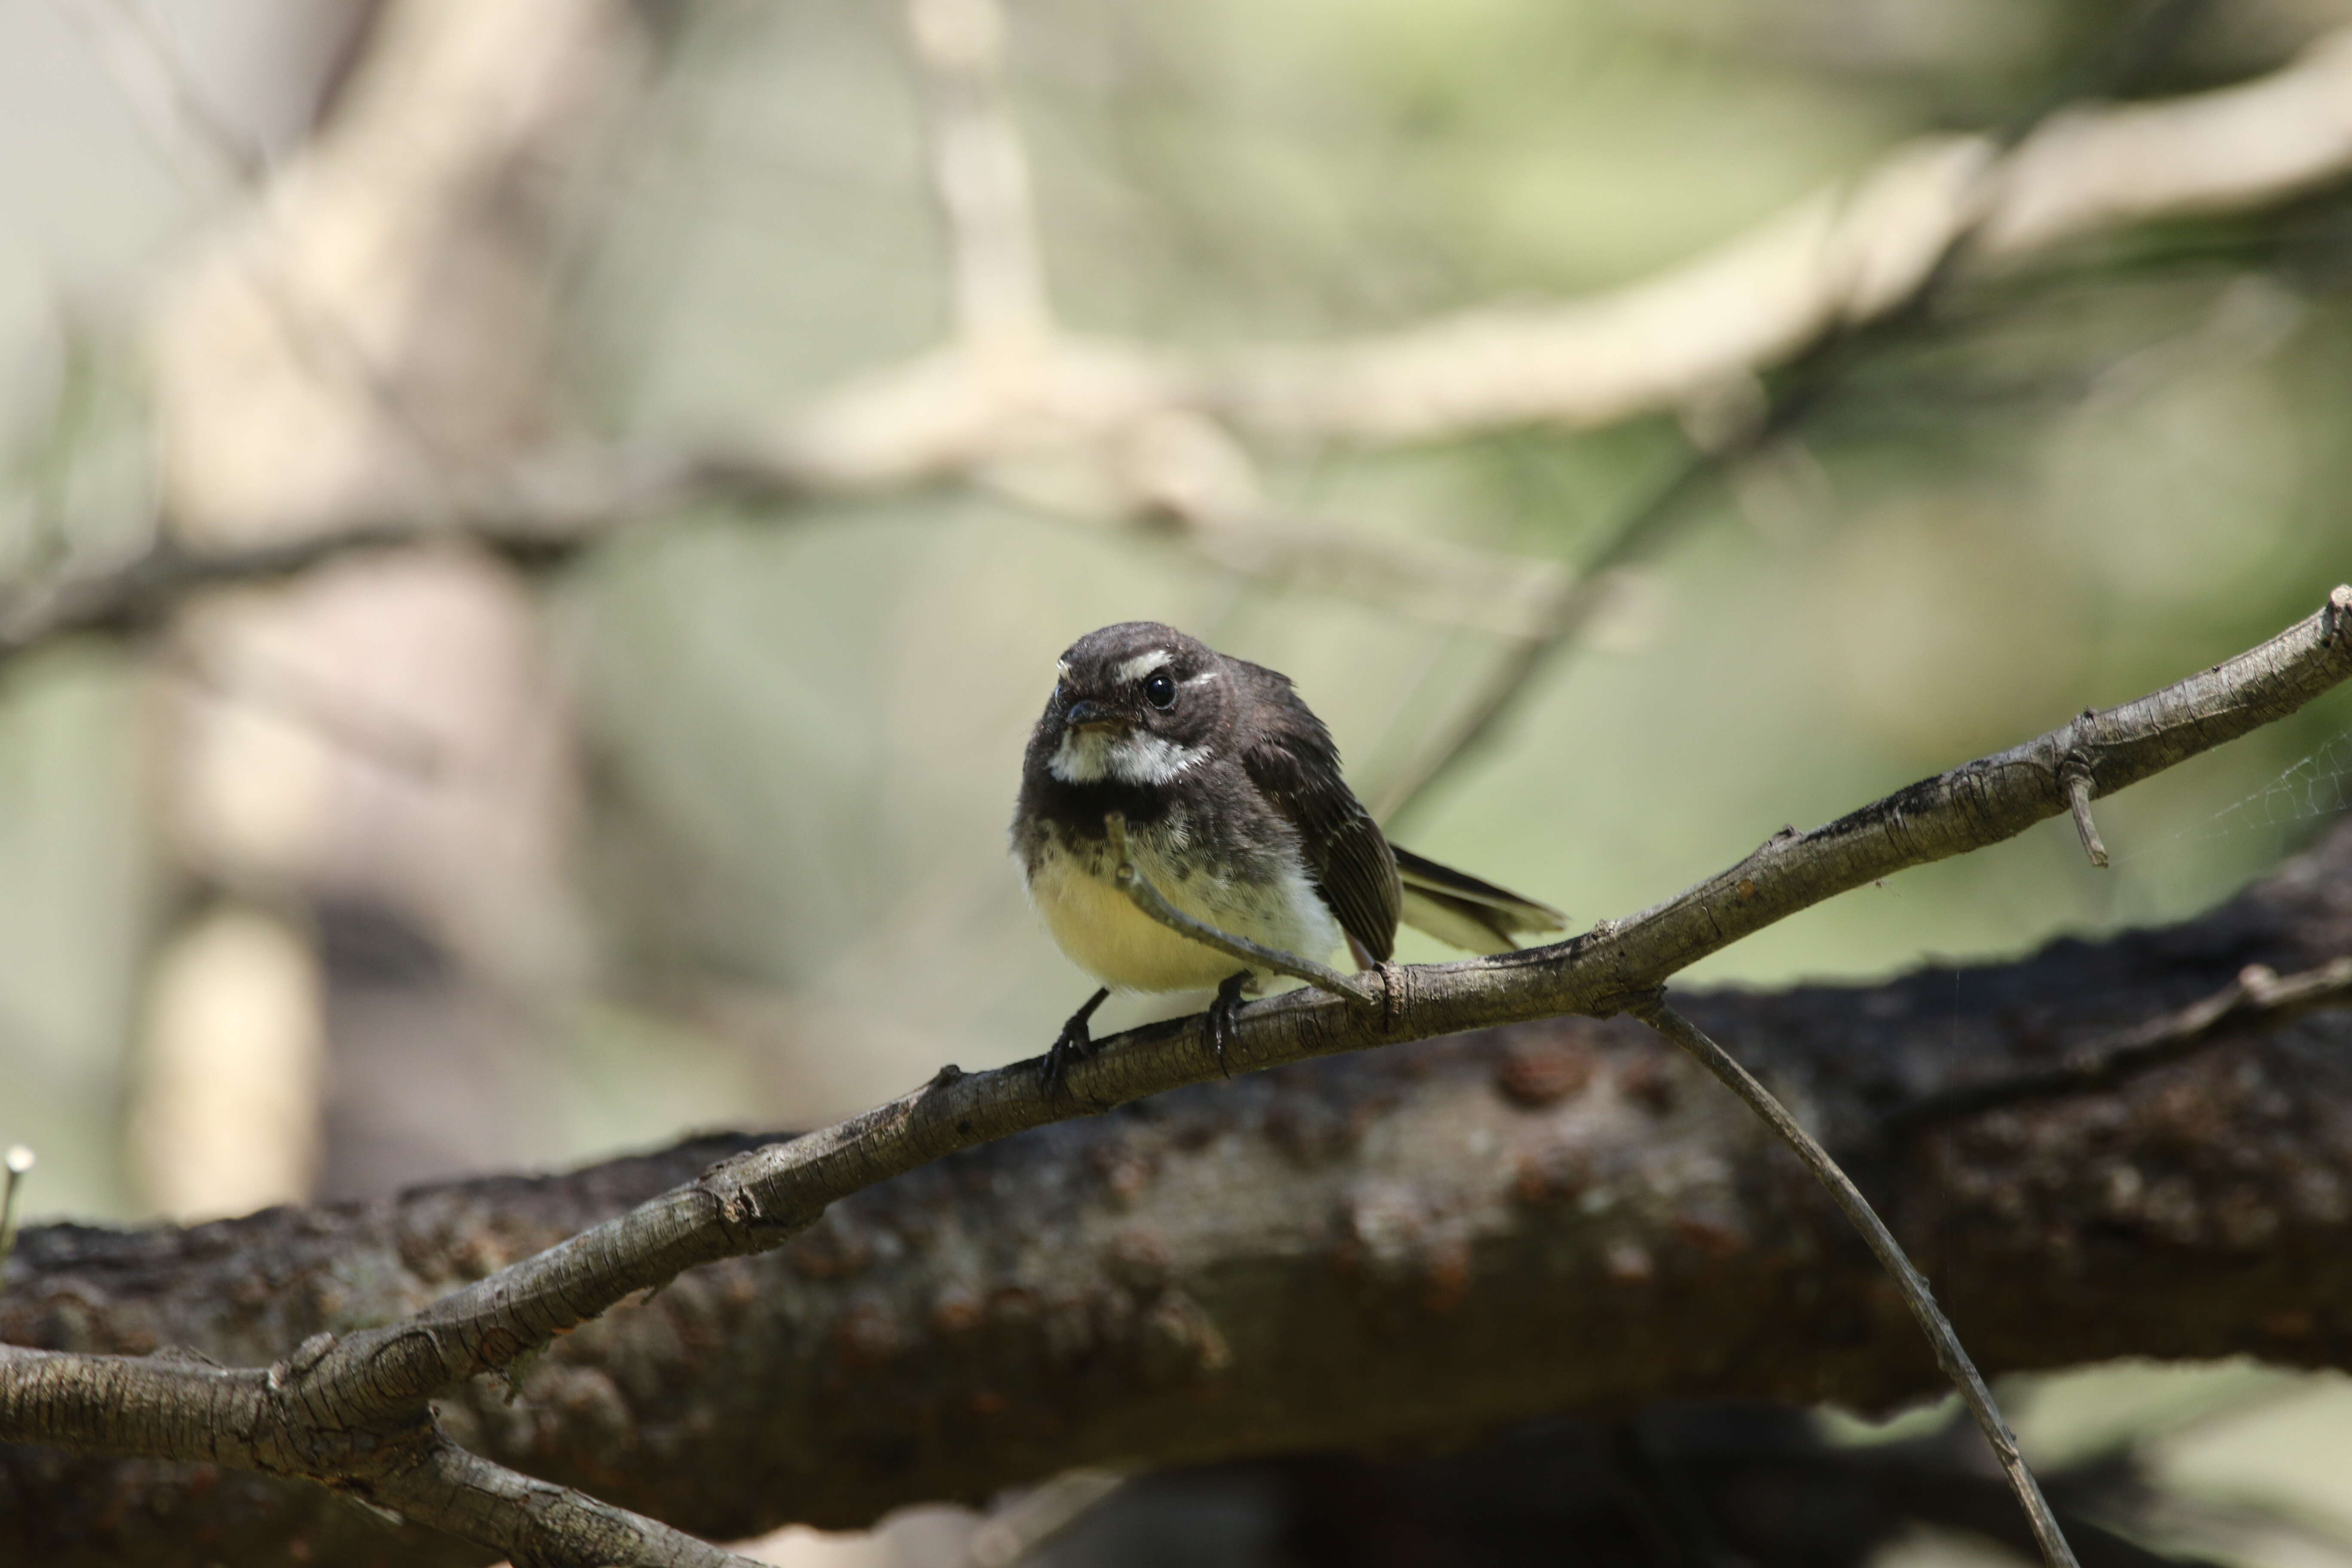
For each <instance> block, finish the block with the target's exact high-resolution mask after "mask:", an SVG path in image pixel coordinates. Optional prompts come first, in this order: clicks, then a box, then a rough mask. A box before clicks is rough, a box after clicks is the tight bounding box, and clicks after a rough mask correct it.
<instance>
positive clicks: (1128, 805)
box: [1013, 621, 1565, 1087]
mask: <svg viewBox="0 0 2352 1568" xmlns="http://www.w3.org/2000/svg"><path fill="white" fill-rule="evenodd" d="M1059 672H1060V679H1059V680H1058V681H1056V682H1055V687H1054V695H1053V698H1052V700H1049V701H1048V702H1047V703H1046V704H1045V714H1044V716H1043V717H1042V718H1040V719H1039V720H1038V721H1037V729H1036V731H1035V732H1034V734H1032V735H1031V736H1030V737H1029V751H1028V754H1027V755H1026V757H1025V758H1024V761H1023V763H1022V770H1021V799H1020V804H1019V805H1018V806H1017V807H1016V808H1015V810H1014V812H1013V856H1014V858H1016V859H1018V860H1019V861H1020V863H1021V870H1022V874H1023V876H1024V878H1025V879H1026V880H1027V882H1028V886H1029V898H1030V901H1031V902H1033V903H1034V904H1035V905H1036V907H1037V910H1038V912H1039V913H1041V914H1042V915H1044V916H1045V924H1046V927H1047V928H1048V929H1049V930H1050V931H1052V932H1053V933H1054V940H1055V942H1058V943H1060V944H1061V949H1062V951H1063V952H1066V953H1067V954H1068V955H1069V957H1070V959H1071V961H1072V962H1074V963H1076V964H1077V965H1078V967H1079V968H1081V969H1084V970H1085V971H1086V972H1087V973H1089V974H1092V975H1093V976H1094V977H1095V978H1096V979H1097V980H1099V981H1101V982H1102V984H1103V988H1102V989H1101V990H1099V991H1097V992H1096V993H1095V994H1094V995H1093V997H1092V998H1090V999H1089V1000H1088V1001H1087V1005H1085V1006H1083V1007H1080V1008H1079V1009H1078V1010H1077V1012H1076V1013H1075V1014H1074V1015H1072V1016H1071V1018H1070V1021H1069V1022H1068V1023H1067V1024H1066V1025H1064V1026H1063V1027H1062V1033H1061V1037H1059V1038H1058V1039H1056V1040H1055V1042H1054V1048H1053V1050H1052V1051H1051V1052H1049V1053H1048V1054H1047V1056H1046V1058H1045V1078H1046V1082H1047V1083H1048V1084H1049V1085H1051V1086H1056V1087H1057V1086H1058V1085H1059V1084H1060V1082H1061V1080H1062V1077H1063V1075H1064V1074H1065V1073H1066V1071H1067V1070H1068V1067H1069V1062H1070V1059H1071V1058H1072V1057H1073V1056H1074V1055H1076V1054H1081V1053H1084V1052H1086V1051H1087V1050H1089V1049H1090V1048H1091V1044H1092V1040H1091V1037H1090V1036H1089V1035H1088V1033H1087V1020H1088V1019H1090V1018H1091V1017H1092V1016H1094V1011H1095V1009H1096V1008H1097V1007H1099V1006H1100V1005H1102V1003H1103V1000H1104V998H1106V997H1108V995H1109V994H1111V992H1113V991H1115V990H1116V991H1188V990H1192V989H1194V988H1196V987H1200V986H1206V985H1215V986H1217V1000H1216V1003H1215V1005H1213V1006H1212V1007H1211V1009H1210V1013H1209V1038H1210V1043H1211V1044H1212V1046H1213V1047H1214V1048H1215V1050H1216V1053H1217V1059H1218V1062H1219V1064H1220V1065H1223V1061H1224V1047H1225V1041H1226V1039H1227V1038H1228V1037H1230V1036H1231V1033H1232V1029H1233V1015H1234V1010H1235V1009H1236V1008H1237V1007H1238V1006H1239V1005H1240V999H1241V994H1242V991H1243V988H1244V986H1246V985H1250V984H1255V983H1256V982H1257V981H1259V980H1261V979H1263V978H1264V976H1262V975H1259V974H1256V973H1253V972H1252V971H1250V970H1247V969H1243V970H1240V971H1238V972H1236V970H1235V967H1234V960H1233V959H1232V958H1231V957H1229V956H1227V955H1226V954H1224V953H1223V952H1218V951H1217V950H1216V949H1214V948H1212V947H1209V946H1206V945H1204V944H1203V943H1201V942H1194V941H1193V940H1192V938H1190V937H1187V936H1184V935H1182V934H1181V933H1180V932H1178V931H1173V930H1171V929H1170V928H1169V927H1167V926H1165V925H1162V924H1160V922H1159V921H1155V920H1153V919H1152V918H1151V917H1150V916H1149V915H1147V914H1145V913H1144V912H1143V911H1142V910H1139V909H1137V908H1136V907H1135V906H1134V904H1132V903H1131V902H1129V900H1128V897H1127V895H1126V894H1125V893H1124V892H1123V891H1121V890H1120V889H1119V888H1118V884H1117V883H1116V882H1115V881H1114V880H1113V873H1114V872H1115V871H1116V870H1117V868H1118V861H1117V859H1116V858H1115V857H1114V856H1113V855H1112V854H1111V852H1110V845H1109V840H1108V833H1107V830H1106V828H1105V826H1104V819H1105V817H1106V816H1108V814H1109V813H1111V812H1120V813H1123V814H1124V815H1125V817H1126V822H1127V835H1128V854H1129V859H1131V860H1132V862H1133V863H1134V865H1135V868H1136V869H1137V870H1138V871H1139V872H1140V873H1141V874H1142V876H1143V877H1144V878H1145V879H1148V880H1149V881H1150V883H1151V884H1152V886H1153V887H1155V888H1157V889H1159V890H1160V893H1161V894H1162V895H1163V896H1164V897H1165V898H1166V899H1167V900H1168V901H1169V902H1170V903H1171V904H1173V905H1175V906H1176V908H1178V909H1179V910H1182V911H1183V912H1184V913H1186V914H1188V915H1191V916H1192V918H1193V919H1195V920H1198V921H1202V922H1203V923H1205V924H1208V925H1211V926H1214V927H1215V928H1217V929H1218V930H1219V931H1224V932H1226V933H1228V934H1229V935H1233V936H1238V937H1244V938H1246V939H1247V940H1249V941H1251V942H1256V943H1258V944H1259V945H1260V946H1262V947H1270V948H1275V949H1277V950H1279V951H1281V952H1290V953H1296V954H1297V955H1299V956H1301V957H1304V958H1308V959H1313V960H1316V961H1318V962H1320V961H1323V960H1326V959H1328V958H1329V957H1331V956H1333V955H1334V954H1335V953H1336V952H1337V951H1338V949H1339V946H1340V945H1341V943H1342V942H1344V943H1345V944H1346V945H1347V947H1348V949H1349V952H1351V953H1352V954H1353V955H1354V957H1355V960H1356V963H1357V964H1358V965H1359V966H1367V965H1370V964H1372V963H1385V962H1387V960H1388V957H1389V954H1390V953H1391V952H1393V951H1395V947H1396V928H1397V922H1398V921H1399V920H1402V921H1404V922H1405V923H1406V924H1408V925H1412V926H1414V927H1417V928H1418V929H1420V930H1422V931H1427V932H1428V933H1429V934H1430V935H1432V936H1434V937H1436V938H1438V939H1439V940H1440V941H1443V942H1451V943H1453V944H1454V945H1455V946H1458V947H1464V948H1468V949H1470V950H1472V951H1474V952H1504V951H1507V950H1508V949H1510V948H1513V947H1516V946H1517V945H1518V943H1517V941H1516V940H1515V939H1516V938H1517V937H1518V936H1519V935H1521V934H1522V933H1539V932H1545V931H1560V930H1563V929H1565V926H1564V917H1562V916H1561V914H1560V913H1559V910H1554V909H1551V908H1549V906H1547V905H1543V904H1539V903H1537V902H1536V901H1535V900H1532V899H1523V898H1520V897H1519V896H1518V895H1517V894H1516V893H1511V892H1507V891H1505V890H1504V889H1501V888H1497V887H1496V886H1494V885H1493V884H1491V883H1487V882H1482V881H1480V880H1478V879H1476V878H1475V877H1465V876H1464V875H1463V874H1462V873H1461V872H1459V871H1454V870H1450V869H1448V868H1445V867H1444V866H1440V865H1438V864H1437V863H1436V862H1434V861H1432V860H1424V859H1423V858H1421V857H1420V856H1418V855H1414V854H1412V853H1409V852H1408V851H1406V850H1403V849H1399V848H1397V847H1394V846H1392V845H1391V844H1390V843H1389V841H1388V839H1387V838H1386V837H1383V836H1382V835H1381V829H1380V825H1379V824H1377V823H1375V822H1374V821H1373V820H1372V817H1371V814H1370V812H1368V811H1366V810H1365V809H1364V807H1363V805H1362V803H1360V801H1358V800H1357V799H1356V797H1355V795H1353V794H1352V793H1350V792H1349V788H1348V785H1347V783H1346V782H1345V781H1344V780H1343V779H1341V778H1340V776H1339V748H1338V747H1337V746H1335V745H1333V744H1332V742H1331V733H1330V731H1328V730H1326V729H1325V728H1324V727H1323V721H1321V720H1320V719H1318V718H1317V717H1315V715H1314V713H1313V711H1312V710H1309V709H1308V708H1307V704H1306V703H1304V702H1302V701H1300V700H1299V698H1298V694H1297V692H1296V691H1295V690H1293V689H1291V685H1290V680H1289V679H1288V678H1287V677H1286V676H1282V675H1277V674H1276V673H1275V672H1274V671H1273V670H1270V669H1265V668H1261V667H1260V666H1257V665H1255V664H1251V663H1248V662H1247V661H1245V660H1243V659H1238V658H1227V657H1226V656H1225V655H1223V654H1221V653H1219V652H1217V651H1216V650H1215V649H1214V648H1213V647H1209V646H1208V645H1207V644H1206V643H1203V642H1202V641H1201V640H1200V639H1199V638H1197V637H1187V636H1186V635H1185V634H1184V633H1182V632H1180V631H1178V630H1176V629H1175V628H1174V627H1172V626H1161V625H1160V624H1159V623H1157V622H1154V621H1128V622H1124V623H1122V624H1120V625H1118V626H1105V627H1103V628H1102V629H1101V630H1100V631H1097V632H1089V633H1087V635H1086V636H1085V637H1080V638H1079V639H1078V640H1077V641H1076V642H1075V643H1073V644H1071V645H1070V648H1069V651H1068V652H1066V653H1065V654H1064V655H1063V656H1062V658H1061V663H1060V666H1059Z"/></svg>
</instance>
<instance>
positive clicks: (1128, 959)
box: [1029, 849, 1340, 991]
mask: <svg viewBox="0 0 2352 1568" xmlns="http://www.w3.org/2000/svg"><path fill="white" fill-rule="evenodd" d="M1139 858H1140V857H1139ZM1143 870H1144V874H1145V875H1146V876H1147V877H1150V879H1151V883H1152V886H1154V887H1156V888H1158V889H1160V892H1161V893H1162V894H1163V895H1165V896H1166V897H1167V899H1168V900H1169V902H1171V903H1172V904H1174V905H1176V907H1177V908H1179V909H1181V910H1183V911H1184V912H1185V913H1186V914H1189V915H1191V916H1192V917H1193V918H1194V919H1195V920H1200V921H1206V922H1207V923H1208V924H1210V925H1213V926H1215V927H1216V928H1217V929H1218V930H1220V931H1226V932H1229V933H1230V934H1232V935H1234V936H1239V937H1245V938H1247V939H1248V940H1250V941H1251V942H1258V943H1260V944H1262V945H1264V946H1266V947H1273V948H1278V949H1280V950H1282V951H1284V952H1294V953H1297V954H1299V955H1300V956H1302V957H1306V958H1311V959H1315V960H1317V961H1318V962H1321V961H1324V960H1326V959H1328V958H1329V957H1330V956H1331V953H1332V952H1333V950H1334V949H1336V948H1338V947H1339V942H1340V932H1339V922H1338V921H1336V920H1334V919H1333V918H1332V916H1331V912H1330V910H1328V908H1327V907H1326V906H1325V905H1324V903H1323V900H1322V899H1321V898H1320V896H1319V895H1318V894H1317V893H1316V892H1315V890H1314V889H1313V887H1312V886H1311V885H1310V884H1307V882H1306V881H1305V880H1304V879H1303V878H1298V877H1293V878H1291V879H1287V881H1286V885H1282V886H1277V887H1272V888H1264V889H1232V888H1227V887H1223V886H1221V885H1218V884H1214V883H1211V882H1207V881H1204V880H1203V879H1201V878H1199V877H1194V878H1192V879H1188V880H1182V881H1180V880H1178V879H1176V878H1175V877H1174V876H1173V875H1172V874H1171V872H1170V869H1169V868H1167V867H1165V866H1155V865H1151V864H1149V863H1146V864H1145V865H1144V866H1143ZM1029 897H1030V900H1031V901H1032V902H1034V904H1035V905H1036V906H1037V912H1038V913H1039V914H1041V915H1043V916H1044V917H1045V927H1046V929H1047V930H1048V931H1052V932H1053V935H1054V941H1055V942H1056V943H1058V944H1059V945H1060V947H1061V949H1062V951H1063V952H1066V953H1067V954H1068V955H1069V957H1070V961H1071V962H1072V963H1076V965H1077V966H1078V967H1079V968H1081V969H1083V970H1085V971H1086V972H1087V973H1089V974H1091V975H1093V976H1094V977H1095V978H1096V979H1097V980H1099V981H1101V982H1102V983H1103V984H1106V985H1108V986H1110V987H1111V988H1112V989H1113V990H1118V991H1190V990H1193V989H1196V988H1199V987H1202V986H1210V985H1214V984H1218V983H1219V982H1220V981H1222V980H1223V979H1224V978H1225V977H1226V976H1227V975H1229V974H1232V973H1234V971H1236V970H1237V969H1240V968H1241V967H1242V965H1241V964H1240V963H1236V962H1235V961H1234V959H1232V958H1230V957H1228V956H1226V955H1225V954H1224V953H1222V952H1218V951H1216V949H1214V948H1211V947H1203V946H1202V944H1201V943H1199V942H1194V941H1192V939H1191V938H1190V937H1185V936H1181V935H1179V934H1177V933H1176V932H1175V931H1171V930H1169V929H1168V928H1167V927H1166V926H1164V925H1161V924H1160V922H1159V921H1155V920H1153V919H1152V918H1151V917H1150V915H1147V914H1145V913H1144V912H1143V911H1142V910H1139V909H1137V908H1136V907H1135V905H1134V904H1133V903H1131V902H1129V900H1128V897H1127V895H1126V894H1125V893H1123V892H1121V891H1119V889H1118V888H1116V887H1114V886H1113V885H1112V884H1111V883H1109V882H1108V881H1106V880H1104V879H1099V878H1097V877H1094V876H1091V875H1089V874H1088V873H1087V870H1086V869H1085V868H1083V867H1082V866H1080V864H1079V863H1078V862H1076V860H1073V859H1071V858H1069V857H1067V856H1066V855H1063V854H1061V853H1060V852H1058V851H1057V850H1053V849H1048V850H1047V851H1046V852H1045V853H1044V854H1041V855H1040V856H1039V857H1038V858H1037V863H1036V865H1035V867H1034V868H1033V869H1032V871H1031V873H1030V877H1029Z"/></svg>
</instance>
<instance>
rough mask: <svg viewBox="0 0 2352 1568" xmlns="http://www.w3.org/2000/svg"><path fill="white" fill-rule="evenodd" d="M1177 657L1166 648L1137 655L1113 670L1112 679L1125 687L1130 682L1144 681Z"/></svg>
mask: <svg viewBox="0 0 2352 1568" xmlns="http://www.w3.org/2000/svg"><path fill="white" fill-rule="evenodd" d="M1175 657H1176V656H1175V655H1174V654H1172V653H1170V652H1169V651H1168V650H1167V649H1166V648H1164V647H1162V648H1154V649H1153V650H1152V651H1151V652H1150V653H1139V654H1137V655H1136V656H1135V657H1134V658H1130V659H1129V660H1128V661H1127V662H1126V663H1124V664H1122V665H1120V666H1119V667H1118V668H1117V669H1114V670H1112V671H1111V679H1113V680H1114V681H1116V682H1117V683H1118V684H1119V685H1121V686H1125V685H1126V684H1127V683H1128V682H1129V681H1130V680H1140V679H1143V678H1144V677H1145V676H1147V675H1150V673H1151V672H1152V671H1153V670H1155V669H1158V668H1160V667H1161V666H1162V665H1165V664H1167V663H1169V662H1170V661H1171V660H1172V659H1174V658H1175Z"/></svg>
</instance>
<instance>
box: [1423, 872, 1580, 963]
mask: <svg viewBox="0 0 2352 1568" xmlns="http://www.w3.org/2000/svg"><path fill="white" fill-rule="evenodd" d="M1390 847H1391V849H1392V850H1394V851H1395V854H1396V866H1397V879H1398V880H1399V881H1401V882H1402V883H1403V884H1404V907H1403V908H1402V910H1400V911H1399V912H1398V918H1400V919H1401V920H1402V921H1404V923H1405V924H1407V925H1409V926H1412V928H1414V929H1415V930H1416V931H1427V932H1428V933H1429V934H1430V935H1431V936H1433V937H1435V938H1436V939H1437V940H1438V941H1440V942H1450V943H1452V944H1453V945H1454V946H1455V947H1460V948H1466V949H1468V950H1469V951H1470V952H1510V951H1511V950H1512V949H1514V948H1516V947H1517V946H1518V945H1519V943H1518V938H1519V937H1520V936H1521V935H1523V934H1525V935H1541V934H1544V933H1547V932H1550V931H1566V930H1567V929H1568V917H1567V916H1566V915H1564V914H1561V913H1560V912H1559V910H1556V909H1553V908H1552V907H1551V906H1550V905H1549V904H1539V903H1538V902H1536V900H1533V899H1523V898H1521V897H1519V895H1518V894H1517V893H1514V892H1511V891H1510V890H1508V889H1504V888H1498V887H1496V886H1495V884H1494V883H1492V882H1482V881H1480V880H1479V879H1477V878H1475V877H1472V876H1467V875H1465V874H1464V873H1463V872H1460V871H1456V870H1454V868H1452V867H1450V866H1441V865H1439V864H1438V863H1437V862H1436V861H1434V860H1429V859H1424V858H1422V857H1421V856H1419V855H1415V854H1414V853H1412V851H1411V850H1410V849H1397V848H1396V847H1395V846H1394V845H1391V846H1390Z"/></svg>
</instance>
